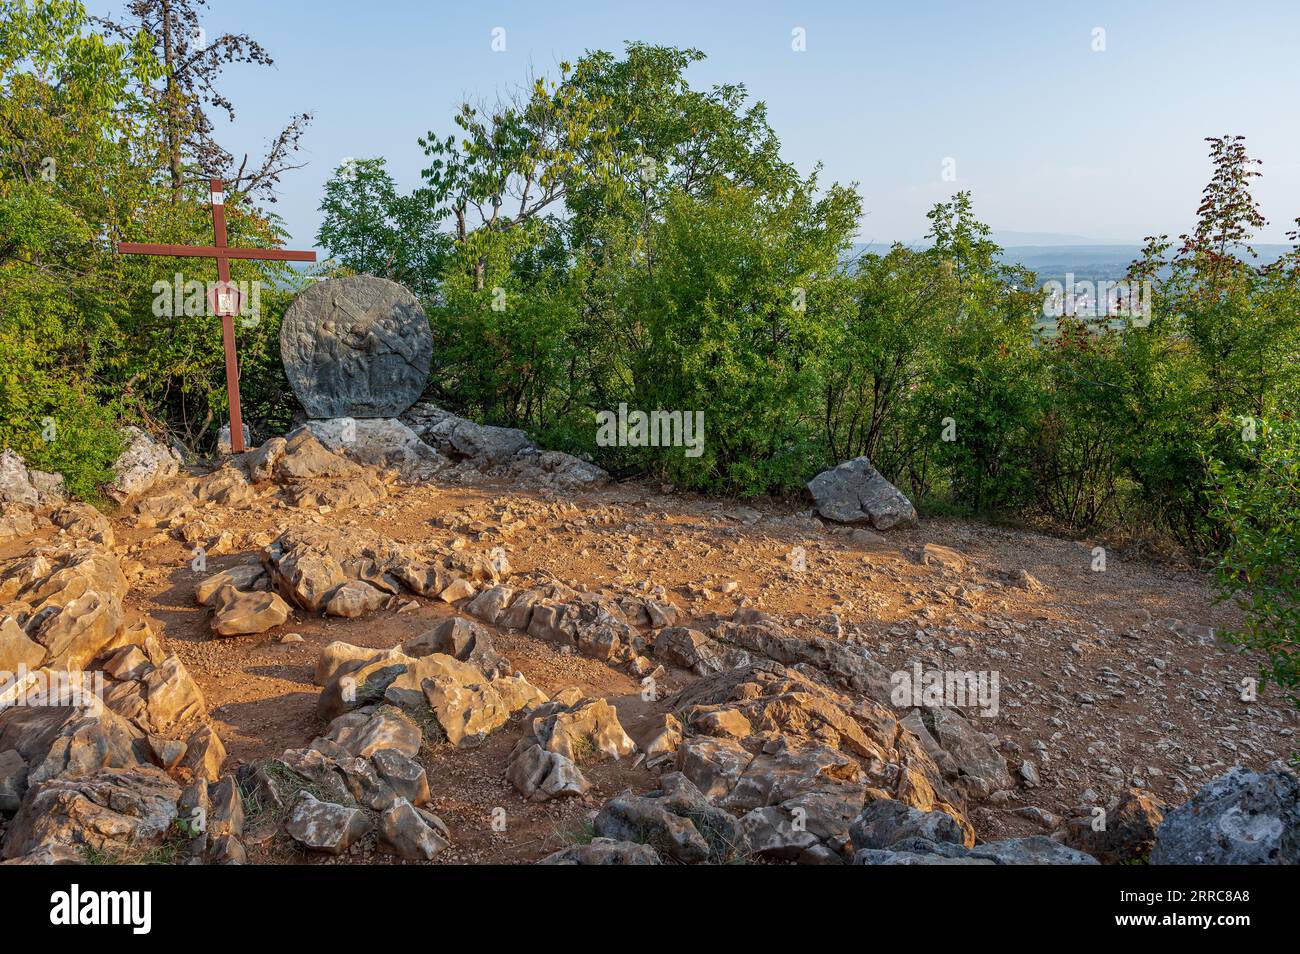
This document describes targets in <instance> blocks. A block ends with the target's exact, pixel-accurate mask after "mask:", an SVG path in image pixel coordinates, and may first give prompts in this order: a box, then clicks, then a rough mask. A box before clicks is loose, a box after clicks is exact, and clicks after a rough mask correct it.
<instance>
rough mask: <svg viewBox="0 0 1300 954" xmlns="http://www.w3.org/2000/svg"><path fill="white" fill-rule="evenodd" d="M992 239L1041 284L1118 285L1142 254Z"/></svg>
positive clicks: (1101, 246)
mask: <svg viewBox="0 0 1300 954" xmlns="http://www.w3.org/2000/svg"><path fill="white" fill-rule="evenodd" d="M989 238H991V239H992V240H993V241H994V242H996V243H997V244H998V245H1000V246H1002V257H1003V259H1004V260H1005V261H1008V262H1015V263H1018V264H1020V265H1023V266H1025V267H1026V268H1028V269H1032V270H1033V271H1034V272H1035V273H1036V274H1037V276H1038V281H1039V283H1040V284H1041V283H1043V282H1047V281H1059V282H1062V283H1064V282H1065V278H1066V275H1073V276H1074V278H1075V280H1076V281H1083V280H1085V279H1086V280H1089V281H1098V280H1099V279H1103V278H1104V279H1110V280H1112V281H1118V280H1120V279H1122V278H1123V277H1124V275H1125V273H1126V272H1127V271H1128V267H1129V264H1130V263H1131V262H1132V261H1133V260H1134V259H1136V258H1137V257H1138V256H1139V255H1140V254H1141V252H1142V245H1141V244H1140V243H1137V242H1134V243H1132V244H1108V243H1104V242H1096V241H1093V240H1091V239H1088V238H1085V237H1083V236H1079V235H1060V234H1057V233H1055V232H993V233H992V234H991V235H990V236H989ZM903 244H904V245H906V246H908V247H909V248H917V249H919V248H925V247H926V246H927V245H928V244H929V242H927V241H925V240H924V239H917V240H915V241H912V242H904V243H903ZM889 248H890V246H889V243H886V242H867V243H858V244H855V245H854V247H853V252H852V255H853V257H854V258H856V257H858V256H859V255H862V254H864V253H867V252H871V253H874V254H877V255H884V254H885V253H886V252H888V251H889ZM1288 251H1290V246H1288V245H1271V244H1270V245H1256V246H1255V252H1256V254H1257V255H1258V256H1259V260H1260V262H1272V261H1275V260H1276V259H1278V258H1279V257H1280V256H1282V255H1283V254H1285V253H1286V252H1288Z"/></svg>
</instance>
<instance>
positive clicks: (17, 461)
mask: <svg viewBox="0 0 1300 954" xmlns="http://www.w3.org/2000/svg"><path fill="white" fill-rule="evenodd" d="M40 502H41V497H40V494H39V493H38V492H37V490H36V488H35V487H33V486H32V481H31V476H30V474H29V472H28V470H27V464H26V463H25V462H24V461H23V458H22V456H21V455H20V454H19V453H18V452H17V451H15V450H12V449H10V448H8V447H6V448H5V449H4V452H3V453H0V504H5V505H6V510H7V509H8V507H9V506H17V507H36V506H39V505H40Z"/></svg>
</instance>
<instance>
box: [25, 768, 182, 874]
mask: <svg viewBox="0 0 1300 954" xmlns="http://www.w3.org/2000/svg"><path fill="white" fill-rule="evenodd" d="M180 794H181V791H180V787H179V786H177V784H176V783H175V782H173V781H172V780H171V779H170V778H168V777H167V774H166V773H165V772H163V771H162V770H161V769H157V768H152V767H147V766H141V767H138V768H130V769H105V770H102V771H100V772H97V773H95V774H93V775H84V776H80V777H64V778H55V779H50V780H49V781H46V782H42V783H40V784H39V785H35V786H33V787H32V789H31V790H30V791H29V792H28V793H27V797H26V798H25V799H24V800H23V805H22V808H20V809H19V810H18V814H17V815H16V816H15V817H14V820H13V822H12V823H11V824H10V826H9V829H8V830H7V831H6V833H5V842H4V856H5V857H6V858H17V857H20V856H22V855H26V854H29V853H31V852H34V851H37V850H39V849H41V848H43V847H52V846H55V845H64V846H69V847H74V848H86V849H90V850H95V851H118V852H122V851H126V850H128V849H131V850H135V851H139V850H142V849H147V848H149V847H152V846H155V845H157V844H159V843H160V842H161V841H162V839H163V837H164V836H165V835H166V833H167V829H168V828H169V827H170V826H171V823H172V820H173V819H174V818H176V802H177V800H178V799H179V798H180Z"/></svg>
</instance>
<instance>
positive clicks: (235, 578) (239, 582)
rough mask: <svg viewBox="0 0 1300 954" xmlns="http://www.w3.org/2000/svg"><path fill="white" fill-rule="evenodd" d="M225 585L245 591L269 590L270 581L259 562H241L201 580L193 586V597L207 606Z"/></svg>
mask: <svg viewBox="0 0 1300 954" xmlns="http://www.w3.org/2000/svg"><path fill="white" fill-rule="evenodd" d="M227 586H231V587H234V588H235V589H236V590H243V591H246V592H247V591H253V590H269V589H270V588H271V581H270V579H269V578H268V577H267V575H266V569H265V568H264V567H263V566H262V565H261V564H260V563H241V564H238V565H237V566H232V567H230V568H229V569H227V570H222V571H221V572H219V573H214V574H213V575H212V576H210V577H208V578H207V579H205V580H203V581H202V582H201V583H199V585H198V586H196V587H195V588H194V598H195V599H196V600H197V601H198V602H199V604H200V605H202V606H208V605H210V604H211V603H212V601H213V599H214V598H215V597H216V596H217V594H218V593H219V592H220V591H221V590H222V589H223V588H224V587H227Z"/></svg>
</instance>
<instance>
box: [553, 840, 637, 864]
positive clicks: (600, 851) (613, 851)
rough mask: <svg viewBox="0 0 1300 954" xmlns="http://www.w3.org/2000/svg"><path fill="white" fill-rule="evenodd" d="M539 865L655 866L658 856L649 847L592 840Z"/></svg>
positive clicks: (613, 841)
mask: <svg viewBox="0 0 1300 954" xmlns="http://www.w3.org/2000/svg"><path fill="white" fill-rule="evenodd" d="M537 863H538V864H539V865H657V864H661V862H660V861H659V855H658V853H657V852H656V851H655V850H654V848H652V847H650V846H649V845H644V844H638V843H637V842H633V841H616V840H615V839H613V838H593V839H592V840H591V841H589V842H588V843H587V844H585V845H570V846H569V847H567V848H562V849H560V850H559V851H556V852H553V853H551V854H549V855H547V856H546V857H545V858H543V859H542V860H541V861H539V862H537Z"/></svg>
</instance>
